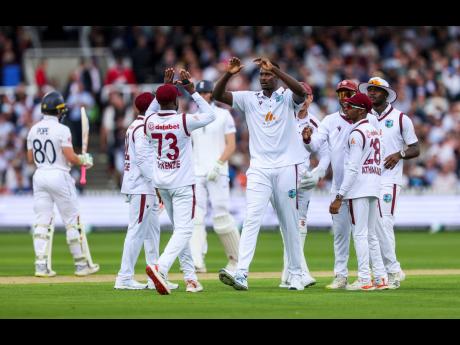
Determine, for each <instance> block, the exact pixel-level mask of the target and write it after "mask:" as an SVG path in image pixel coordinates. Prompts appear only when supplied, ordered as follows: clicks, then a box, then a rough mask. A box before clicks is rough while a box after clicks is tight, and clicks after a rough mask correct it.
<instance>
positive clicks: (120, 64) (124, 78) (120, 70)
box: [105, 55, 136, 85]
mask: <svg viewBox="0 0 460 345" xmlns="http://www.w3.org/2000/svg"><path fill="white" fill-rule="evenodd" d="M123 60H124V59H123V56H121V55H118V56H116V57H115V65H114V66H112V67H111V68H109V70H108V71H107V75H106V77H105V84H106V85H110V84H136V77H135V76H134V72H133V70H132V69H131V68H129V67H126V66H125V64H124V61H123Z"/></svg>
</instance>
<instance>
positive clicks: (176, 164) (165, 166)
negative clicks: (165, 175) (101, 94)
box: [157, 159, 180, 170]
mask: <svg viewBox="0 0 460 345" xmlns="http://www.w3.org/2000/svg"><path fill="white" fill-rule="evenodd" d="M157 166H158V169H161V170H173V169H179V168H180V159H176V160H175V161H171V162H164V161H160V160H158V161H157Z"/></svg>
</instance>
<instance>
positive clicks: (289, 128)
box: [213, 57, 306, 290]
mask: <svg viewBox="0 0 460 345" xmlns="http://www.w3.org/2000/svg"><path fill="white" fill-rule="evenodd" d="M254 62H255V63H256V64H257V65H258V66H259V67H260V77H259V80H260V85H261V87H262V90H261V91H256V92H255V91H237V92H228V91H226V90H225V88H226V85H227V83H228V81H229V80H230V78H231V77H232V76H233V75H235V74H236V73H238V72H240V71H241V69H242V68H243V65H241V62H240V60H239V59H238V58H236V57H233V58H231V59H230V61H229V64H228V67H227V71H226V73H225V74H224V75H223V76H222V77H221V78H220V79H219V81H218V82H217V83H216V86H215V88H214V92H213V97H214V98H215V99H216V100H217V101H220V102H223V103H226V104H228V105H230V106H232V107H233V108H235V109H237V110H239V111H241V112H242V113H244V114H245V117H246V122H247V125H248V130H249V151H250V154H251V162H250V167H249V169H248V171H247V172H246V176H247V181H248V182H247V190H246V202H247V208H246V218H245V221H244V224H243V230H242V233H241V239H240V245H239V255H238V268H237V271H236V272H232V271H229V270H226V269H221V270H220V271H219V279H220V280H221V281H222V282H223V283H224V284H227V285H230V286H232V287H233V288H234V289H236V290H247V289H248V282H247V275H248V271H249V265H250V263H251V261H252V258H253V256H254V252H255V249H256V244H257V236H258V234H259V230H260V226H261V223H262V218H263V216H264V214H265V210H266V208H267V205H268V202H269V201H270V200H271V201H272V205H273V207H274V209H275V210H276V212H277V215H278V219H279V222H280V227H281V230H282V231H283V238H284V243H285V246H286V251H287V256H288V263H289V266H288V272H289V275H290V286H289V289H290V290H303V289H304V285H303V284H302V282H301V274H302V251H301V248H300V235H299V231H298V229H297V224H298V220H299V213H298V200H297V177H298V165H299V164H301V163H303V157H302V155H299V152H302V151H303V147H302V142H301V140H299V138H298V135H297V133H296V119H295V112H296V111H298V110H299V106H300V104H302V103H303V102H304V101H305V97H306V91H305V89H304V88H303V87H302V85H301V84H300V83H299V82H298V81H297V80H295V79H294V78H292V77H291V76H289V75H288V74H286V73H284V72H283V71H281V70H280V69H279V67H278V66H277V65H276V64H274V63H272V62H271V61H270V60H268V59H266V58H257V59H255V60H254ZM279 79H281V80H282V81H283V82H284V83H285V84H286V85H287V87H288V89H285V88H283V87H279V88H278V81H279Z"/></svg>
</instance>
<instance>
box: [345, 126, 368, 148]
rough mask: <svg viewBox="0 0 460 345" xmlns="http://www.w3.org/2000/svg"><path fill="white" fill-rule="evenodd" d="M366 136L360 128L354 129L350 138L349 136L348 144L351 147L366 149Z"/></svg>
mask: <svg viewBox="0 0 460 345" xmlns="http://www.w3.org/2000/svg"><path fill="white" fill-rule="evenodd" d="M365 140H366V139H365V136H364V134H363V132H361V131H360V130H353V131H351V133H350V138H348V145H349V147H350V149H358V148H359V149H360V150H364V145H365Z"/></svg>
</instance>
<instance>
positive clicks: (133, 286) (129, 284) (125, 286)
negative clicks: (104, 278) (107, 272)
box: [113, 279, 147, 290]
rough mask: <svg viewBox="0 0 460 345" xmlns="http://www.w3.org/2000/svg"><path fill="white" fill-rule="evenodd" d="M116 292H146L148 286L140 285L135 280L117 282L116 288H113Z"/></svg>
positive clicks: (117, 280) (118, 280)
mask: <svg viewBox="0 0 460 345" xmlns="http://www.w3.org/2000/svg"><path fill="white" fill-rule="evenodd" d="M113 288H114V289H115V290H144V289H146V288H147V284H142V283H139V282H138V281H136V280H134V279H130V280H120V279H116V280H115V286H114V287H113Z"/></svg>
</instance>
